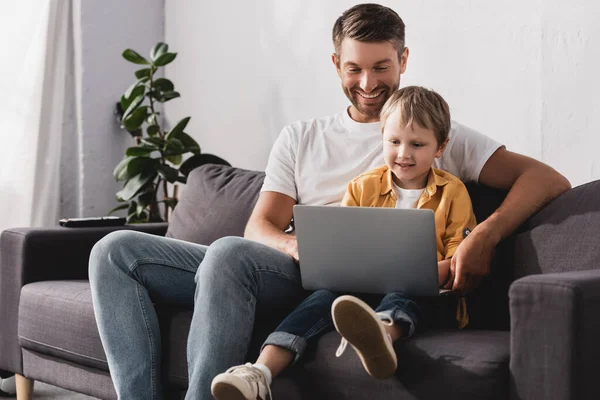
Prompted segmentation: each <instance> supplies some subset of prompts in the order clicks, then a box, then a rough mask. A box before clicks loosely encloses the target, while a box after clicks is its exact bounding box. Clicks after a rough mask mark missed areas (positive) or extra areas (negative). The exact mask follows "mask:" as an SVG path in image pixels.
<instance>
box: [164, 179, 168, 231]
mask: <svg viewBox="0 0 600 400" xmlns="http://www.w3.org/2000/svg"><path fill="white" fill-rule="evenodd" d="M167 183H168V182H167V180H166V179H165V180H164V181H163V196H164V198H163V200H165V202H164V203H163V204H164V205H165V222H169V203H168V202H167V201H166V200H167V199H168V198H169V190H168V188H167Z"/></svg>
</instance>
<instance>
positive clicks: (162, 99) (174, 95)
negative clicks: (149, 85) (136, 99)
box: [158, 92, 181, 103]
mask: <svg viewBox="0 0 600 400" xmlns="http://www.w3.org/2000/svg"><path fill="white" fill-rule="evenodd" d="M178 97H181V95H180V94H179V92H164V93H163V94H162V96H161V97H160V99H158V101H160V102H161V103H165V102H167V101H169V100H173V99H176V98H178Z"/></svg>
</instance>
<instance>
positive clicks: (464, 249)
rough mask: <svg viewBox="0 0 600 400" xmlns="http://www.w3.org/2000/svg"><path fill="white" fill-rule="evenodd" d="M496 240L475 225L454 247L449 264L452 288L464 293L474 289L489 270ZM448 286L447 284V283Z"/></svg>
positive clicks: (458, 292)
mask: <svg viewBox="0 0 600 400" xmlns="http://www.w3.org/2000/svg"><path fill="white" fill-rule="evenodd" d="M497 243H498V242H497V240H495V239H494V238H492V237H491V236H490V235H487V234H486V233H485V232H483V231H482V230H478V229H477V227H476V228H475V229H474V230H473V232H471V234H470V235H469V236H467V237H466V238H465V239H464V240H463V241H462V242H461V244H460V245H459V246H458V248H457V249H456V252H455V253H454V256H453V257H452V262H451V264H450V274H451V277H450V279H449V281H450V282H454V284H452V290H453V291H454V292H455V293H457V294H459V295H465V294H467V293H468V292H470V291H472V290H473V289H475V288H476V287H477V286H478V285H479V283H480V282H481V279H482V278H483V277H485V276H486V275H488V274H489V273H490V270H491V264H492V257H493V256H494V250H495V248H496V244H497ZM448 286H449V285H448Z"/></svg>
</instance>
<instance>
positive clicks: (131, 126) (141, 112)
mask: <svg viewBox="0 0 600 400" xmlns="http://www.w3.org/2000/svg"><path fill="white" fill-rule="evenodd" d="M142 98H143V97H142ZM131 106H133V104H132V105H131ZM131 106H130V107H131ZM147 114H148V106H142V107H140V108H138V109H137V110H135V111H134V112H132V113H131V115H129V116H128V117H126V118H124V119H123V122H124V124H125V128H126V129H127V130H128V131H134V130H136V129H138V128H139V127H140V126H142V124H143V123H144V120H145V119H146V116H147Z"/></svg>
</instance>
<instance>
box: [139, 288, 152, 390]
mask: <svg viewBox="0 0 600 400" xmlns="http://www.w3.org/2000/svg"><path fill="white" fill-rule="evenodd" d="M136 291H137V294H138V301H139V304H140V308H141V310H142V317H143V318H144V324H145V325H146V331H147V333H148V341H149V342H150V358H151V360H152V361H151V366H152V369H151V375H150V380H151V382H152V398H156V379H155V378H154V377H155V375H156V355H155V354H154V352H153V351H152V349H154V338H153V337H152V330H151V329H150V324H149V321H148V316H147V315H146V309H145V308H144V302H143V301H142V294H141V292H140V285H139V284H138V285H137V287H136Z"/></svg>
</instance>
